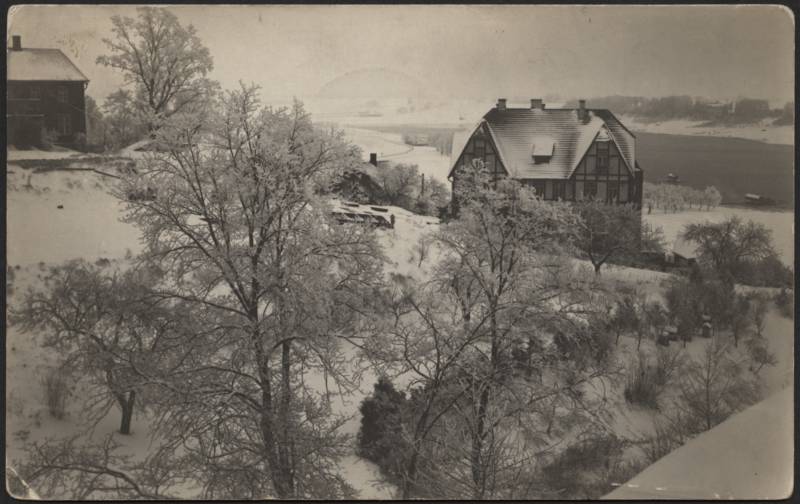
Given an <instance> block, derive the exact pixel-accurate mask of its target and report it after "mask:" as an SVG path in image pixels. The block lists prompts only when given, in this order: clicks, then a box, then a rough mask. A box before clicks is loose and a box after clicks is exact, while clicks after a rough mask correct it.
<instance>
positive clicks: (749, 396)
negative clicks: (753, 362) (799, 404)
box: [675, 338, 757, 432]
mask: <svg viewBox="0 0 800 504" xmlns="http://www.w3.org/2000/svg"><path fill="white" fill-rule="evenodd" d="M756 399H757V391H756V389H755V387H754V384H753V382H752V380H750V379H748V377H747V376H746V375H745V374H744V373H743V372H742V362H740V361H738V360H736V358H735V357H734V354H733V353H732V352H731V351H730V344H729V343H725V342H723V341H722V340H721V339H719V338H714V339H713V340H712V341H711V342H709V343H708V344H707V345H706V348H705V351H704V352H703V354H702V355H701V356H700V359H699V360H695V361H692V362H691V363H689V364H688V365H687V366H686V367H685V368H684V371H683V377H682V379H681V380H680V396H679V401H677V402H676V403H675V406H676V407H677V408H678V409H680V410H681V411H683V412H684V413H685V414H686V415H687V416H688V419H689V420H688V421H689V422H691V424H692V425H693V428H694V429H695V431H696V432H697V431H703V430H708V429H710V428H712V427H714V426H715V425H717V424H718V423H720V422H722V421H723V420H724V419H725V418H727V417H728V416H729V415H730V414H731V413H733V412H736V411H738V410H740V409H741V408H743V407H745V406H749V405H750V404H752V403H753V402H755V401H756Z"/></svg>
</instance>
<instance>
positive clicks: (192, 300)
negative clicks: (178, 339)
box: [117, 86, 382, 498]
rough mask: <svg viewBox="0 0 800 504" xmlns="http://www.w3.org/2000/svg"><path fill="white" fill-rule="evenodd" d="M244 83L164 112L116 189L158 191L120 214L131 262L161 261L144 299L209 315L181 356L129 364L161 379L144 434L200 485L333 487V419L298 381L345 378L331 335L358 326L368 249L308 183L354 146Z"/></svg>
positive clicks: (293, 493)
mask: <svg viewBox="0 0 800 504" xmlns="http://www.w3.org/2000/svg"><path fill="white" fill-rule="evenodd" d="M256 95H257V88H255V87H251V88H248V87H244V86H243V87H242V89H241V90H238V91H233V92H230V93H227V94H226V95H225V96H224V97H223V98H222V99H221V109H220V110H219V113H218V114H216V115H215V116H214V117H213V121H211V122H210V123H208V124H207V125H206V126H205V127H204V128H198V127H197V124H198V122H197V121H196V120H194V119H192V118H186V119H185V120H184V118H183V117H179V118H177V119H176V120H175V121H171V122H169V123H167V124H166V125H165V126H163V127H162V128H160V129H159V131H158V140H159V141H160V142H162V143H163V144H164V145H166V146H168V147H169V150H168V152H166V153H164V154H157V155H154V156H152V157H151V158H149V159H148V160H147V161H146V162H145V163H143V164H142V166H140V167H139V170H138V173H136V174H131V175H129V176H127V177H126V178H125V179H124V180H123V181H122V184H121V186H120V188H119V190H118V193H117V194H118V195H119V196H120V197H124V195H125V194H126V192H128V191H129V190H130V189H131V188H132V187H138V186H141V185H146V186H148V187H155V188H158V194H157V197H156V198H155V199H153V200H137V201H134V202H129V203H128V212H127V219H128V220H129V221H130V222H132V223H134V224H135V225H137V226H138V227H139V228H140V229H141V230H142V234H143V237H144V240H145V243H146V250H145V252H144V254H143V256H142V258H141V260H142V261H147V262H151V263H154V264H158V265H160V266H161V267H162V269H163V270H164V271H166V272H167V274H166V276H165V277H164V279H163V281H162V282H160V283H159V285H158V286H157V288H156V289H154V292H153V296H155V297H156V298H164V299H169V300H179V301H181V302H184V303H187V304H188V305H190V306H192V307H193V309H197V310H198V311H199V312H208V313H212V314H214V318H213V319H212V320H213V324H214V325H216V326H217V327H218V328H219V329H220V330H219V331H218V332H215V333H214V334H213V337H211V336H207V337H205V338H204V341H203V342H202V343H197V344H196V345H195V347H196V348H197V351H195V352H194V353H193V354H192V355H191V356H189V357H187V359H186V362H185V363H184V366H183V368H182V369H179V370H173V371H172V372H171V373H169V374H168V375H166V376H160V375H158V374H155V373H150V374H148V373H146V372H143V371H142V374H143V375H146V376H148V378H149V379H150V380H151V382H154V383H158V384H159V385H160V386H161V387H162V391H163V392H162V397H164V407H163V409H162V410H161V412H160V414H159V418H158V423H157V432H158V433H159V435H161V436H162V437H163V438H165V439H171V440H176V441H175V442H178V443H180V444H181V445H182V446H183V448H184V449H185V450H186V451H187V452H188V453H189V454H190V455H191V457H192V460H194V463H195V464H196V465H195V470H196V472H197V474H198V479H200V480H202V481H203V484H204V490H203V495H204V496H205V497H208V498H211V497H230V498H258V497H263V496H268V495H271V496H276V497H280V498H299V497H325V498H332V497H335V496H339V497H344V496H348V495H351V489H350V488H349V486H348V485H347V484H346V482H345V481H344V480H343V479H342V478H341V476H339V475H338V474H337V470H336V469H337V465H336V460H337V458H338V456H340V455H341V454H342V453H343V452H344V450H345V448H346V437H345V436H343V435H341V434H339V433H338V431H337V429H338V427H339V426H340V425H341V424H342V423H343V422H344V421H345V419H344V418H341V417H337V416H336V415H334V414H333V413H332V412H331V410H330V407H329V405H328V404H327V401H325V400H324V398H323V397H320V392H319V391H318V390H317V389H315V388H314V387H313V386H312V385H311V384H310V383H308V382H307V381H306V378H307V377H308V376H310V375H317V374H319V375H322V374H323V373H324V374H325V375H326V376H327V377H329V378H331V379H333V380H334V381H335V382H336V383H337V384H338V385H340V386H341V387H343V389H344V390H345V392H346V391H347V390H350V389H352V388H353V387H354V386H355V385H354V383H353V379H352V377H351V376H350V373H349V372H347V371H346V367H347V360H346V358H345V356H344V355H343V353H342V348H341V345H342V344H343V342H344V341H345V340H351V341H355V340H356V339H357V337H358V335H359V334H360V328H362V327H363V326H361V325H359V324H358V320H359V318H360V316H361V314H362V313H364V312H365V308H364V306H367V305H368V304H369V303H370V302H371V297H370V293H371V286H372V285H373V284H374V283H375V282H376V281H377V279H378V278H380V273H381V264H382V262H381V258H382V256H381V253H380V250H379V248H378V246H377V243H376V241H375V239H374V235H373V233H372V232H371V231H370V230H369V229H368V228H365V227H362V226H358V225H337V224H336V223H335V221H333V220H332V218H331V216H330V213H329V209H328V207H327V205H326V201H325V200H324V199H323V198H321V197H319V196H317V194H318V193H319V192H321V191H322V189H323V188H325V187H327V186H328V185H329V184H330V183H331V181H332V180H334V179H335V177H336V175H337V174H338V173H340V172H341V171H342V168H344V167H345V166H348V165H351V164H355V163H357V162H358V152H357V150H356V149H355V148H353V147H352V146H350V145H349V144H347V143H346V142H344V141H343V140H342V136H341V134H339V133H330V132H328V133H326V132H322V131H318V130H317V129H315V128H314V127H313V125H312V124H311V122H310V120H309V118H308V115H307V114H306V113H305V112H304V110H303V108H302V106H301V105H300V104H299V103H295V105H294V106H293V107H292V108H291V109H277V110H275V109H269V108H262V107H260V105H259V103H258V100H257V98H256ZM212 329H213V327H209V328H208V330H209V331H211V330H212ZM140 371H141V370H140Z"/></svg>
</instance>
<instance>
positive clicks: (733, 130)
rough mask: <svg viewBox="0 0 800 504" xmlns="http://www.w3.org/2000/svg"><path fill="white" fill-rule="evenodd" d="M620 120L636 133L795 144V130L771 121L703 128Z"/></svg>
mask: <svg viewBox="0 0 800 504" xmlns="http://www.w3.org/2000/svg"><path fill="white" fill-rule="evenodd" d="M620 120H621V121H622V122H623V123H624V124H625V125H626V126H627V127H628V128H629V129H631V130H632V131H634V132H636V131H642V132H646V133H664V134H667V135H697V136H714V137H730V138H744V139H747V140H758V141H759V142H766V143H772V144H785V145H793V144H794V128H793V127H792V126H772V125H771V124H769V120H765V121H762V122H761V123H759V124H748V125H743V126H701V124H703V123H702V122H698V121H689V120H683V119H682V120H671V121H660V122H644V121H637V120H636V119H635V118H633V117H631V116H625V115H621V116H620Z"/></svg>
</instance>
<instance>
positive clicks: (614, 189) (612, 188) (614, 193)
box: [608, 182, 619, 203]
mask: <svg viewBox="0 0 800 504" xmlns="http://www.w3.org/2000/svg"><path fill="white" fill-rule="evenodd" d="M618 199H619V187H618V186H617V184H615V183H614V182H609V184H608V201H609V202H612V203H614V202H616V201H617V200H618Z"/></svg>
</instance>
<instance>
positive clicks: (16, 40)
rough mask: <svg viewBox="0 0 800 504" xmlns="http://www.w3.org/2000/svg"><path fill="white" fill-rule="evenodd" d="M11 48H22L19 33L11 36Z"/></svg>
mask: <svg viewBox="0 0 800 504" xmlns="http://www.w3.org/2000/svg"><path fill="white" fill-rule="evenodd" d="M11 49H12V50H14V51H21V50H22V37H20V36H19V35H12V36H11Z"/></svg>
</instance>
